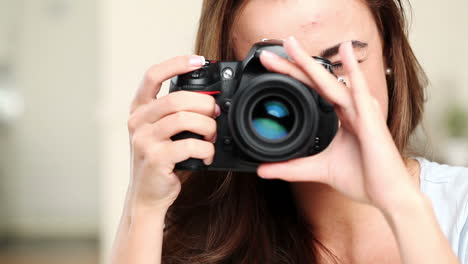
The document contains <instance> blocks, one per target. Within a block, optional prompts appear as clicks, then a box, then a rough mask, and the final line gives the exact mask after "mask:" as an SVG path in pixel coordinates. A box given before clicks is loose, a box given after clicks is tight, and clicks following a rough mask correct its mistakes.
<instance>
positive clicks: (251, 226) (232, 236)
mask: <svg viewBox="0 0 468 264" xmlns="http://www.w3.org/2000/svg"><path fill="white" fill-rule="evenodd" d="M247 2H248V0H204V1H203V7H202V13H201V19H200V24H199V29H198V36H197V40H196V48H195V49H196V53H197V54H199V55H203V56H205V57H207V58H210V59H215V60H234V59H235V58H234V46H233V28H234V25H235V24H236V19H238V17H239V14H240V13H241V11H242V9H243V7H244V6H245V5H246V3H247ZM364 2H365V3H366V4H367V6H368V8H369V9H370V11H371V13H372V14H373V16H374V20H375V23H376V25H377V27H378V30H379V33H380V35H381V39H382V41H383V56H384V58H385V61H386V63H387V65H388V67H391V68H392V69H393V75H392V77H389V78H388V80H387V84H388V98H389V107H388V120H387V124H388V127H389V129H390V131H391V134H392V136H393V139H394V141H395V144H396V146H397V147H398V149H399V151H400V153H401V154H402V156H405V152H406V151H407V149H408V142H409V138H410V135H411V134H412V132H413V131H414V130H415V128H416V127H417V125H418V124H419V123H420V121H421V119H422V115H423V104H424V88H425V86H426V83H427V81H426V80H427V79H426V76H425V74H424V72H423V70H422V68H421V66H420V64H419V63H418V61H417V59H416V57H415V55H414V53H413V51H412V49H411V47H410V45H409V42H408V38H407V19H406V17H405V10H404V8H403V3H402V1H401V0H365V1H364ZM178 174H179V176H180V177H181V179H182V191H181V193H180V194H179V197H178V198H177V199H176V201H175V202H174V204H173V205H172V206H171V207H170V209H169V211H168V214H167V217H166V229H165V238H164V246H163V263H165V264H173V263H174V264H175V263H192V264H198V263H200V264H201V263H204V264H214V263H236V264H237V263H281V264H283V263H284V264H286V263H288V264H289V263H290V264H292V263H294V264H298V263H299V264H302V263H304V264H305V263H319V262H322V261H323V260H325V259H331V260H334V261H336V257H334V255H333V253H332V252H330V251H329V250H327V249H326V248H325V247H324V246H323V245H322V244H321V243H320V241H318V240H317V239H316V238H315V237H314V230H313V229H312V228H311V227H310V226H309V225H308V224H307V223H306V221H305V219H304V217H303V215H301V211H300V210H298V208H297V207H296V205H295V203H294V200H293V196H292V193H291V190H290V188H289V185H288V183H286V182H283V181H279V180H273V181H272V180H268V181H267V180H262V179H261V178H259V177H256V175H254V174H245V173H232V172H227V173H226V172H193V173H188V172H178Z"/></svg>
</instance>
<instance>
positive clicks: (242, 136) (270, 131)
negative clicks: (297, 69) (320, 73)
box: [228, 73, 319, 162]
mask: <svg viewBox="0 0 468 264" xmlns="http://www.w3.org/2000/svg"><path fill="white" fill-rule="evenodd" d="M314 96H315V95H314V94H313V92H311V89H310V88H308V87H306V86H305V85H304V84H302V83H301V82H299V81H297V80H295V79H293V78H291V77H289V76H286V75H281V74H276V73H264V74H261V75H259V76H256V77H255V78H253V79H250V80H249V81H248V82H246V83H241V84H240V87H239V90H238V92H237V93H236V95H235V97H234V98H233V105H232V107H231V110H230V112H229V118H228V121H229V127H230V131H231V134H232V136H233V138H234V141H235V142H236V147H238V149H239V151H240V153H241V154H242V155H244V157H246V160H254V161H256V162H275V161H282V160H289V159H292V158H295V157H299V156H301V155H304V154H305V153H306V151H307V150H308V149H309V148H310V147H311V146H312V145H313V144H314V142H313V140H314V138H315V136H316V132H317V129H318V123H319V115H318V108H317V104H316V100H315V98H314Z"/></svg>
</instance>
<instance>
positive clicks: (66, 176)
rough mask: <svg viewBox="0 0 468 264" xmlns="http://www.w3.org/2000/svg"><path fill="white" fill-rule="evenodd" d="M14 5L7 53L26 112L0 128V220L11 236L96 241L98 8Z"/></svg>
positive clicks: (62, 3)
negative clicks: (13, 27)
mask: <svg viewBox="0 0 468 264" xmlns="http://www.w3.org/2000/svg"><path fill="white" fill-rule="evenodd" d="M2 1H3V3H5V4H6V5H7V6H10V7H11V6H13V5H16V4H20V3H21V5H19V7H20V8H19V14H17V15H16V16H14V17H12V18H11V19H14V20H15V23H16V22H17V24H18V25H19V27H18V28H17V31H16V37H17V39H16V40H15V45H14V46H13V47H12V50H11V51H10V52H9V54H10V55H11V59H12V64H13V67H12V69H13V71H12V73H13V74H14V75H13V77H14V81H15V82H14V83H15V86H16V88H17V90H18V91H20V92H21V93H22V95H23V96H24V99H25V105H26V109H25V113H24V115H23V116H22V117H21V118H20V119H19V120H18V121H17V122H16V123H15V124H13V125H12V126H10V127H4V128H2V133H1V135H0V136H1V137H2V141H3V142H4V143H5V144H4V145H2V148H1V150H0V153H1V156H2V160H1V161H2V163H1V168H2V170H1V176H0V177H1V178H0V181H1V183H0V184H1V186H2V196H3V197H4V198H5V199H6V201H3V202H6V204H4V206H5V207H6V208H4V210H3V211H2V213H1V218H3V219H4V220H5V221H6V228H7V229H8V232H9V233H10V234H12V235H16V236H26V237H31V236H34V237H37V236H47V237H51V236H58V237H64V236H93V235H94V234H96V233H97V229H98V224H97V223H98V204H97V202H96V201H97V193H98V186H97V182H98V181H97V177H98V175H97V171H98V156H97V149H98V148H97V124H96V98H97V72H96V70H97V65H96V63H97V59H96V51H97V44H96V3H95V1H92V0H81V1H71V0H24V1H21V2H20V1H17V0H9V1H8V3H7V2H6V0H2Z"/></svg>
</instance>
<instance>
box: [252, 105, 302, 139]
mask: <svg viewBox="0 0 468 264" xmlns="http://www.w3.org/2000/svg"><path fill="white" fill-rule="evenodd" d="M251 120H252V126H253V128H254V131H255V132H256V133H257V134H258V135H259V136H260V137H263V138H265V139H267V140H282V139H284V138H286V137H287V136H288V135H289V134H290V132H291V130H292V128H293V125H294V112H293V111H292V108H291V106H290V105H289V104H288V103H287V102H286V101H284V100H282V99H281V98H278V97H267V98H264V99H262V100H261V101H260V102H259V103H257V105H256V106H254V109H253V112H252V119H251Z"/></svg>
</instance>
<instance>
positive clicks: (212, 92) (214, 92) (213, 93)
mask: <svg viewBox="0 0 468 264" xmlns="http://www.w3.org/2000/svg"><path fill="white" fill-rule="evenodd" d="M194 92H196V93H201V94H207V95H215V94H220V93H221V91H194Z"/></svg>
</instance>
